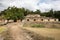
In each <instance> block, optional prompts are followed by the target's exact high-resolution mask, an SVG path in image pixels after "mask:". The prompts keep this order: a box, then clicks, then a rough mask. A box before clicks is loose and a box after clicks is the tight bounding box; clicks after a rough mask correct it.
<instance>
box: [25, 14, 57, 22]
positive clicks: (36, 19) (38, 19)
mask: <svg viewBox="0 0 60 40" xmlns="http://www.w3.org/2000/svg"><path fill="white" fill-rule="evenodd" d="M24 21H25V22H58V19H57V18H52V17H45V16H40V15H38V14H29V15H27V16H26V17H25V19H24Z"/></svg>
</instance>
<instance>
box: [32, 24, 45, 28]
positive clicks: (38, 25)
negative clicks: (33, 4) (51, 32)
mask: <svg viewBox="0 0 60 40" xmlns="http://www.w3.org/2000/svg"><path fill="white" fill-rule="evenodd" d="M31 27H45V26H44V25H42V24H32V25H31Z"/></svg>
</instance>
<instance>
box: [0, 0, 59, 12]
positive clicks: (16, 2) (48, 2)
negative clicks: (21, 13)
mask: <svg viewBox="0 0 60 40" xmlns="http://www.w3.org/2000/svg"><path fill="white" fill-rule="evenodd" d="M9 6H10V7H12V6H16V7H18V8H21V7H24V8H26V9H29V10H33V11H36V9H39V10H40V11H42V12H45V11H49V10H51V9H53V10H56V11H57V10H60V0H0V11H2V10H4V9H6V8H8V7H9Z"/></svg>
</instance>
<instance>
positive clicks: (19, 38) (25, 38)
mask: <svg viewBox="0 0 60 40" xmlns="http://www.w3.org/2000/svg"><path fill="white" fill-rule="evenodd" d="M7 26H8V28H9V30H10V31H9V32H10V33H9V34H10V35H11V37H12V38H13V39H14V40H32V38H31V37H30V36H29V35H28V34H27V33H25V32H24V30H23V29H22V28H21V26H22V25H21V24H18V23H11V24H8V25H7Z"/></svg>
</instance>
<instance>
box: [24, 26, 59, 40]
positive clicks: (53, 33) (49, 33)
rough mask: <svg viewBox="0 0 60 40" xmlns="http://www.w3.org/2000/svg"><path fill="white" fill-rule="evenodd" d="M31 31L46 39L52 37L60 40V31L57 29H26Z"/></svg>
mask: <svg viewBox="0 0 60 40" xmlns="http://www.w3.org/2000/svg"><path fill="white" fill-rule="evenodd" d="M24 28H25V29H28V30H30V31H33V32H35V33H37V34H40V35H42V36H45V37H52V38H54V39H55V40H60V29H56V28H31V27H24Z"/></svg>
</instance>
